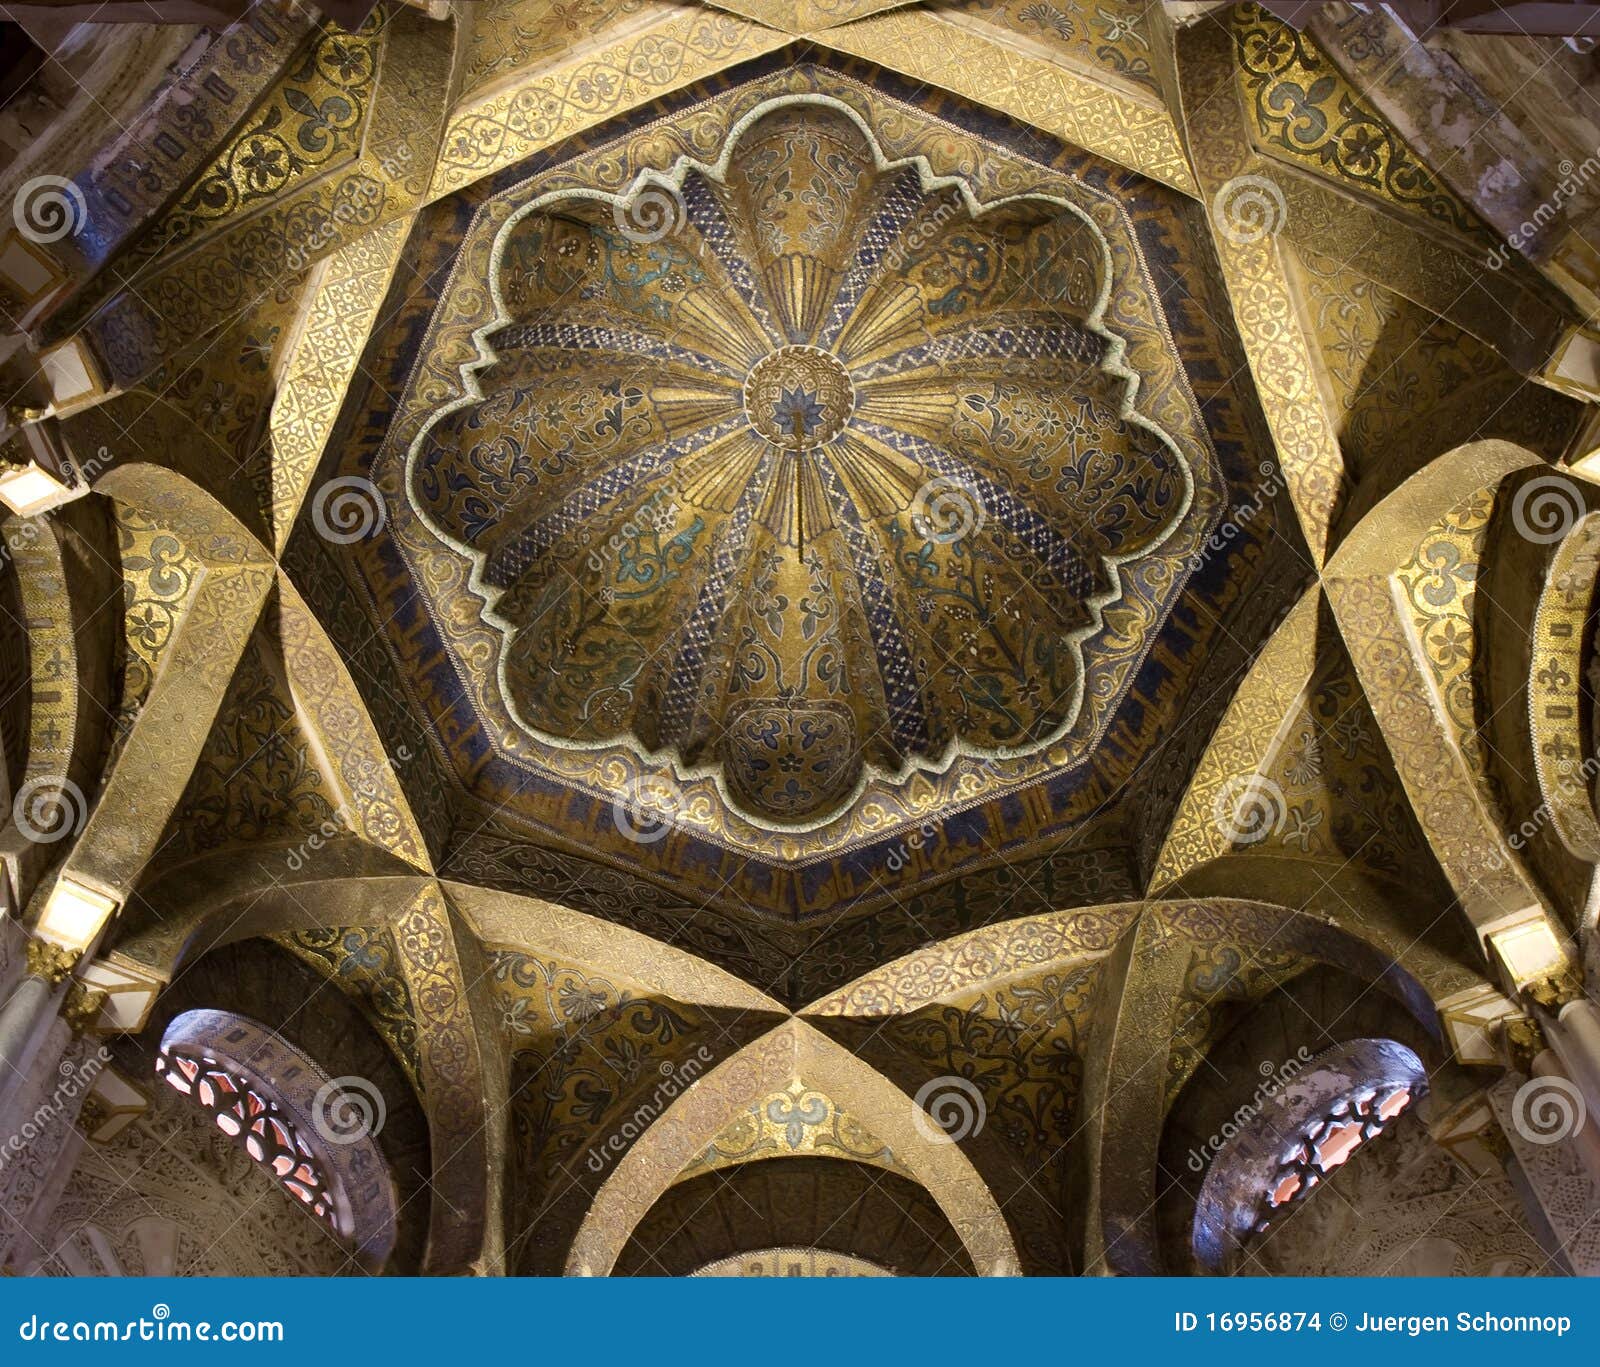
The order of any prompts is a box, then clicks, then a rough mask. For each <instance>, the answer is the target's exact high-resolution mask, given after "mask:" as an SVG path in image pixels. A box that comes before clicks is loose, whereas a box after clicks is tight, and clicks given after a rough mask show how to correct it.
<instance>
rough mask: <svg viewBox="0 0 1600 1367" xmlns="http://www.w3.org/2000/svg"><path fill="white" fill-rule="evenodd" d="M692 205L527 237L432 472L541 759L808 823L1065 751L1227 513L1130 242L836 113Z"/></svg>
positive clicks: (783, 123) (521, 232) (441, 517)
mask: <svg viewBox="0 0 1600 1367" xmlns="http://www.w3.org/2000/svg"><path fill="white" fill-rule="evenodd" d="M658 170H659V171H660V172H662V173H663V174H662V175H660V176H657V177H656V178H655V179H653V180H651V179H648V178H647V179H645V180H641V181H640V182H639V183H638V184H637V186H636V187H635V188H634V189H633V190H631V191H630V192H628V193H625V194H622V195H616V196H603V195H598V194H596V193H592V192H582V193H572V194H570V195H567V196H565V197H563V194H562V193H556V194H553V195H547V196H546V198H545V199H544V200H543V201H541V202H540V205H539V208H538V210H537V211H529V212H526V213H525V214H523V215H522V216H521V217H519V218H517V219H515V220H513V221H512V223H511V225H510V226H509V227H508V228H507V229H506V230H505V235H504V236H503V238H502V239H501V242H500V249H499V251H498V252H497V254H496V256H495V258H494V260H495V261H496V269H497V271H498V276H497V279H496V284H497V287H498V297H499V308H500V313H501V322H500V324H499V326H498V327H497V328H496V329H495V330H494V331H493V332H492V333H491V334H490V335H489V338H488V341H489V344H490V345H491V346H492V348H493V358H492V362H491V363H490V364H489V365H487V367H486V368H483V369H482V370H481V371H480V372H479V374H478V377H477V379H478V384H479V386H480V388H481V391H482V397H481V398H477V399H474V400H472V401H470V402H467V403H465V404H462V405H457V406H456V407H454V408H453V409H452V410H451V411H449V412H447V413H446V414H445V415H444V416H443V417H440V418H438V419H436V420H435V421H433V422H431V423H430V424H429V425H428V426H427V427H426V428H425V430H424V432H423V434H422V436H421V437H420V438H419V439H418V440H417V441H416V443H415V445H414V447H413V450H412V454H411V464H410V467H409V470H410V473H409V479H410V496H411V499H412V501H413V503H414V504H415V506H416V507H417V508H418V509H419V510H421V511H422V512H423V513H424V514H425V515H426V517H427V519H428V522H429V525H430V526H431V527H432V528H433V529H434V531H435V533H436V534H437V535H438V536H440V537H442V538H443V539H444V540H445V541H446V542H448V543H450V544H451V545H453V546H454V547H456V548H457V549H458V550H459V551H460V552H461V553H462V554H463V555H464V556H466V557H469V558H470V565H471V584H472V586H473V592H474V593H475V594H476V595H477V597H478V599H479V600H481V602H482V603H483V605H484V611H485V614H486V617H487V620H489V621H491V622H492V623H493V624H494V626H495V628H496V630H497V631H498V633H499V635H500V637H501V640H502V642H503V645H502V646H501V647H500V648H499V649H498V651H497V654H496V655H495V657H494V658H491V659H483V660H477V661H472V662H468V664H467V667H469V668H493V669H495V670H496V671H497V679H498V687H499V689H500V692H501V695H502V696H503V697H504V699H505V700H506V703H507V705H508V707H509V709H510V711H511V714H512V715H513V717H514V718H515V719H516V722H517V724H518V725H520V726H521V727H523V728H524V729H525V730H526V731H527V732H528V733H529V734H530V735H533V736H535V737H537V738H538V739H539V740H541V741H542V742H543V743H546V744H552V745H556V746H562V747H569V748H591V749H599V748H604V747H615V746H618V745H623V746H627V747H630V748H631V749H632V750H633V751H634V752H635V753H636V754H637V755H638V756H639V757H640V759H641V760H642V761H646V762H648V763H650V764H652V765H660V764H663V763H666V764H670V765H671V766H672V767H673V769H674V770H675V771H676V772H677V773H678V774H679V775H680V776H681V777H682V778H683V779H685V780H687V779H689V778H691V777H692V776H695V775H711V776H713V777H714V778H715V779H716V780H717V782H718V783H719V784H720V785H721V787H722V790H723V793H724V794H725V795H726V796H727V797H728V798H729V799H730V800H731V801H732V802H733V803H735V804H736V805H737V806H738V807H739V808H740V809H741V810H742V811H743V812H744V813H745V814H746V815H747V816H749V817H751V818H752V819H754V820H756V821H759V822H764V823H768V824H775V825H788V826H804V825H815V824H817V823H819V822H822V821H825V820H827V819H828V818H829V817H830V816H831V815H833V814H834V813H835V812H837V811H838V810H839V809H840V808H841V807H842V806H844V805H845V804H846V803H848V802H850V801H851V800H852V798H853V796H854V794H856V793H857V792H858V791H859V790H860V786H861V784H862V783H863V782H865V780H866V779H867V777H869V776H870V775H873V774H876V775H881V776H883V777H884V779H885V780H886V781H893V782H899V781H903V780H904V779H906V778H908V777H909V776H910V775H912V774H914V773H915V772H917V771H918V770H919V769H920V770H937V769H940V768H942V767H944V766H945V765H946V764H948V763H949V762H950V761H951V760H952V758H953V757H954V756H955V755H956V754H960V753H965V754H977V755H984V756H995V757H1005V756H1012V755H1022V754H1032V753H1034V752H1035V751H1037V750H1038V749H1039V748H1040V747H1042V746H1045V745H1048V744H1050V743H1052V742H1053V741H1054V740H1055V739H1056V738H1058V737H1060V736H1062V735H1063V734H1064V733H1065V732H1066V731H1067V729H1068V728H1070V727H1071V725H1072V724H1073V721H1074V719H1075V718H1076V716H1077V715H1078V710H1079V707H1080V704H1081V702H1082V690H1083V679H1084V662H1083V658H1082V646H1083V642H1084V640H1085V639H1086V638H1087V637H1089V636H1090V635H1091V634H1092V633H1094V632H1095V631H1097V630H1099V629H1100V627H1101V623H1102V620H1103V619H1104V620H1106V622H1107V625H1108V627H1109V626H1110V624H1111V623H1110V619H1109V618H1107V617H1106V616H1105V614H1106V613H1107V612H1108V611H1109V609H1110V608H1111V607H1112V606H1114V605H1115V604H1116V603H1117V602H1118V601H1119V595H1120V594H1121V592H1122V589H1121V586H1120V580H1119V575H1120V574H1121V573H1123V572H1125V571H1124V570H1123V569H1122V568H1121V567H1124V566H1128V565H1130V564H1137V562H1138V560H1139V557H1141V556H1142V555H1145V554H1147V553H1148V552H1150V551H1151V550H1152V549H1153V548H1155V547H1157V546H1159V545H1160V543H1161V542H1162V540H1163V539H1164V538H1165V537H1166V536H1167V535H1168V533H1169V532H1170V531H1171V529H1172V527H1173V525H1174V523H1175V522H1176V520H1177V519H1178V518H1179V517H1181V516H1182V514H1183V512H1184V510H1185V509H1186V508H1187V507H1188V505H1189V500H1190V497H1191V494H1192V490H1193V483H1192V478H1191V475H1190V472H1189V467H1188V465H1187V464H1186V463H1185V460H1184V458H1183V457H1182V455H1180V453H1179V450H1178V448H1177V447H1176V446H1175V445H1174V444H1173V442H1172V441H1171V440H1170V439H1169V438H1168V437H1167V436H1166V434H1165V433H1164V432H1163V431H1162V430H1161V429H1160V428H1158V427H1157V426H1156V425H1155V424H1154V423H1153V422H1151V421H1149V420H1147V419H1146V418H1144V417H1143V416H1141V414H1140V413H1139V411H1138V410H1137V409H1136V408H1135V406H1134V402H1133V399H1134V387H1133V384H1132V376H1131V374H1130V373H1129V372H1127V371H1125V370H1122V369H1120V368H1119V366H1120V356H1121V354H1122V351H1121V346H1120V344H1119V343H1118V341H1117V339H1116V338H1115V337H1113V335H1112V334H1111V333H1110V332H1108V331H1106V330H1105V329H1104V328H1103V326H1102V325H1101V324H1100V322H1099V320H1098V315H1097V314H1096V309H1097V307H1100V306H1101V305H1099V304H1098V303H1097V301H1099V300H1102V299H1103V298H1104V297H1105V295H1106V288H1107V286H1106V282H1107V279H1108V272H1109V270H1110V257H1109V253H1108V251H1107V248H1106V245H1105V241H1104V239H1103V238H1102V237H1101V236H1100V235H1099V232H1098V230H1097V229H1096V228H1095V227H1093V226H1092V225H1091V223H1090V221H1089V220H1088V218H1087V217H1086V216H1085V215H1081V214H1074V213H1072V212H1068V211H1067V209H1066V208H1065V206H1064V202H1063V201H1051V200H1048V199H1046V198H1043V197H1033V198H1030V197H1029V196H1027V195H1021V194H1018V195H1011V196H1008V197H1006V198H1005V199H1004V201H1003V202H1001V203H997V204H996V205H994V206H993V207H981V206H978V205H977V201H976V200H975V199H973V198H972V197H971V194H970V191H969V190H968V189H967V188H966V187H965V186H964V185H963V184H961V183H958V182H956V181H954V180H953V179H949V178H946V179H942V180H941V179H938V178H935V177H933V176H931V175H930V174H929V173H928V172H927V171H926V169H925V167H924V168H920V169H919V167H918V166H916V165H913V164H900V163H896V162H895V161H894V159H893V158H892V157H890V156H888V155H887V154H885V153H884V152H883V150H882V149H881V148H877V147H874V145H873V143H872V141H871V139H870V138H869V136H868V135H867V134H866V133H865V132H864V131H863V129H862V128H861V127H860V126H859V125H858V124H857V123H856V122H855V121H854V120H853V119H852V118H850V117H848V116H847V115H845V114H844V113H843V112H842V111H840V110H839V109H838V108H836V107H832V106H830V105H828V104H825V103H821V102H813V103H801V102H786V103H783V104H781V105H779V106H777V107H774V108H772V109H771V111H770V112H768V113H766V114H764V115H763V116H761V117H758V118H752V119H750V120H747V121H746V123H745V124H744V125H743V127H742V131H740V132H738V133H737V135H736V138H735V141H734V142H733V144H732V146H731V147H727V148H724V149H723V152H722V155H721V157H720V159H719V160H717V161H716V162H715V165H714V166H712V165H702V164H699V163H693V162H685V163H681V164H679V165H677V166H676V167H673V168H667V167H662V168H658ZM647 200H648V201H649V203H648V205H646V201H647ZM668 200H670V210H671V212H661V211H662V210H663V208H664V207H666V205H667V201H668ZM975 206H976V207H975ZM645 207H648V208H649V209H650V210H651V212H649V213H645V212H643V209H644V208H645ZM1162 572H1163V573H1167V572H1168V571H1166V570H1165V569H1163V571H1162Z"/></svg>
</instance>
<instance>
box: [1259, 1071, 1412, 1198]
mask: <svg viewBox="0 0 1600 1367" xmlns="http://www.w3.org/2000/svg"><path fill="white" fill-rule="evenodd" d="M1410 1105H1411V1087H1410V1085H1409V1084H1406V1083H1397V1084H1393V1085H1387V1084H1386V1085H1384V1086H1382V1087H1363V1088H1362V1089H1361V1090H1360V1091H1358V1092H1354V1093H1352V1094H1350V1095H1349V1096H1344V1097H1340V1098H1339V1100H1338V1101H1336V1102H1334V1103H1333V1105H1331V1106H1330V1107H1329V1108H1328V1113H1327V1114H1326V1115H1324V1116H1323V1117H1321V1118H1320V1119H1319V1120H1317V1121H1316V1122H1314V1123H1313V1124H1312V1126H1311V1128H1310V1129H1309V1130H1307V1132H1306V1135H1305V1137H1304V1139H1302V1140H1301V1142H1300V1143H1299V1144H1298V1145H1297V1146H1296V1147H1295V1148H1294V1149H1292V1150H1291V1151H1290V1153H1289V1156H1288V1158H1287V1159H1286V1160H1285V1161H1284V1164H1283V1166H1282V1167H1280V1168H1279V1169H1278V1171H1277V1172H1276V1173H1274V1174H1273V1176H1272V1177H1271V1178H1270V1179H1269V1180H1268V1182H1267V1186H1266V1190H1265V1192H1264V1193H1263V1203H1264V1205H1265V1207H1266V1210H1265V1213H1264V1214H1263V1216H1262V1220H1263V1221H1265V1220H1266V1219H1267V1218H1268V1216H1270V1215H1271V1214H1274V1213H1276V1212H1277V1211H1280V1210H1283V1209H1284V1208H1285V1207H1287V1206H1290V1205H1292V1204H1293V1203H1294V1202H1296V1201H1298V1200H1301V1199H1303V1198H1304V1197H1305V1196H1306V1195H1308V1194H1309V1193H1310V1191H1311V1190H1312V1188H1314V1187H1315V1186H1316V1185H1317V1183H1318V1182H1320V1181H1321V1180H1322V1179H1323V1178H1324V1177H1326V1176H1327V1175H1328V1174H1329V1173H1330V1172H1332V1171H1333V1170H1334V1169H1335V1168H1338V1167H1342V1166H1343V1165H1344V1164H1345V1163H1346V1162H1347V1161H1348V1160H1349V1159H1350V1157H1351V1155H1352V1154H1354V1153H1355V1151H1356V1150H1357V1149H1359V1148H1360V1147H1361V1146H1362V1145H1363V1144H1365V1143H1366V1142H1367V1140H1369V1139H1375V1138H1376V1137H1377V1136H1378V1135H1379V1134H1381V1133H1382V1132H1383V1129H1384V1127H1385V1126H1386V1125H1387V1124H1388V1123H1389V1122H1390V1121H1391V1120H1393V1119H1395V1117H1397V1116H1398V1115H1400V1113H1401V1112H1402V1111H1404V1110H1406V1108H1407V1107H1409V1106H1410ZM1261 1227H1264V1224H1263V1225H1262V1226H1261Z"/></svg>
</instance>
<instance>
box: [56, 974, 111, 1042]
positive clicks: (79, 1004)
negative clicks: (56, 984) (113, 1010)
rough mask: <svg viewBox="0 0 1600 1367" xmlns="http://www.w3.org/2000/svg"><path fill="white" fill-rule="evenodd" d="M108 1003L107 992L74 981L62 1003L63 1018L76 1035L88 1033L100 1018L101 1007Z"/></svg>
mask: <svg viewBox="0 0 1600 1367" xmlns="http://www.w3.org/2000/svg"><path fill="white" fill-rule="evenodd" d="M105 1004H106V994H105V993H104V992H102V991H100V990H99V989H98V988H93V987H85V986H84V985H83V984H82V983H81V982H78V981H76V980H74V981H73V983H72V985H71V986H70V987H68V988H67V999H66V1001H65V1002H63V1003H62V1005H61V1019H62V1020H64V1021H66V1023H67V1025H68V1026H69V1027H71V1029H72V1033H73V1034H74V1035H82V1034H86V1033H88V1031H89V1030H90V1029H92V1028H93V1026H94V1023H95V1022H96V1021H97V1020H99V1019H100V1011H101V1008H102V1007H104V1006H105Z"/></svg>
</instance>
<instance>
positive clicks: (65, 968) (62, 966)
mask: <svg viewBox="0 0 1600 1367" xmlns="http://www.w3.org/2000/svg"><path fill="white" fill-rule="evenodd" d="M82 957H83V951H82V950H81V949H68V948H67V947H66V946H65V945H58V944H56V943H55V942H54V941H53V940H39V939H30V940H29V941H28V976H29V977H33V978H43V979H44V980H45V981H46V982H47V983H49V984H50V986H51V987H60V986H61V984H62V983H64V982H66V980H67V977H68V975H69V974H70V973H71V972H72V970H73V969H74V968H76V967H77V965H78V960H79V959H80V958H82Z"/></svg>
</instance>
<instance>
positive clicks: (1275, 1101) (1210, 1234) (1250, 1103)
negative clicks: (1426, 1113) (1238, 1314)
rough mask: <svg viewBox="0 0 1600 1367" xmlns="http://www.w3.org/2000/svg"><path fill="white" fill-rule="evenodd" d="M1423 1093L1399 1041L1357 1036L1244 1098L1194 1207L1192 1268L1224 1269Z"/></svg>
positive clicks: (1418, 1068)
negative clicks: (1270, 1088)
mask: <svg viewBox="0 0 1600 1367" xmlns="http://www.w3.org/2000/svg"><path fill="white" fill-rule="evenodd" d="M1280 1075H1281V1070H1280ZM1426 1090H1427V1070H1426V1069H1425V1068H1424V1067H1423V1065H1422V1060H1421V1059H1419V1058H1418V1057H1417V1055H1416V1054H1415V1053H1413V1052H1412V1051H1411V1050H1410V1049H1408V1048H1406V1047H1405V1045H1403V1044H1400V1043H1398V1042H1396V1041H1395V1040H1387V1039H1361V1040H1349V1041H1347V1042H1345V1043H1343V1044H1336V1045H1334V1046H1333V1047H1332V1048H1331V1049H1326V1050H1324V1051H1323V1052H1322V1053H1320V1054H1318V1055H1317V1056H1316V1057H1315V1058H1314V1059H1312V1060H1311V1062H1310V1063H1308V1064H1307V1065H1306V1066H1305V1067H1304V1068H1303V1069H1301V1070H1300V1071H1299V1072H1298V1073H1295V1074H1293V1075H1292V1076H1290V1077H1288V1078H1286V1079H1285V1080H1284V1081H1283V1082H1282V1083H1281V1085H1279V1086H1278V1087H1276V1088H1275V1089H1274V1090H1273V1091H1271V1092H1270V1093H1268V1094H1267V1095H1265V1096H1262V1095H1259V1094H1258V1095H1257V1096H1256V1097H1254V1098H1250V1099H1248V1100H1246V1101H1245V1103H1244V1104H1243V1105H1242V1106H1241V1107H1240V1108H1239V1110H1238V1111H1237V1112H1235V1114H1234V1116H1233V1117H1232V1118H1231V1119H1230V1121H1229V1124H1231V1125H1234V1126H1236V1127H1237V1128H1236V1130H1235V1132H1234V1133H1233V1134H1232V1136H1231V1137H1230V1138H1229V1139H1228V1140H1227V1141H1226V1142H1225V1143H1224V1144H1223V1145H1222V1146H1221V1148H1220V1149H1218V1150H1217V1156H1216V1157H1215V1158H1214V1159H1213V1160H1212V1161H1211V1166H1210V1167H1209V1168H1208V1169H1207V1170H1206V1176H1205V1181H1204V1182H1203V1183H1202V1184H1201V1188H1200V1196H1199V1199H1198V1201H1197V1202H1196V1204H1195V1214H1194V1231H1193V1245H1194V1252H1195V1256H1196V1257H1197V1258H1198V1259H1199V1261H1200V1264H1201V1266H1203V1267H1205V1268H1206V1269H1208V1270H1209V1271H1213V1272H1222V1271H1225V1270H1227V1268H1228V1266H1229V1264H1230V1263H1231V1262H1232V1260H1233V1258H1234V1257H1235V1255H1236V1254H1237V1253H1238V1252H1239V1251H1240V1249H1242V1248H1243V1247H1244V1245H1245V1244H1246V1242H1247V1241H1248V1240H1249V1239H1250V1238H1251V1236H1253V1235H1255V1234H1257V1233H1260V1232H1261V1231H1262V1230H1263V1229H1265V1228H1266V1226H1267V1223H1268V1222H1269V1221H1270V1220H1272V1219H1274V1218H1276V1217H1278V1216H1279V1215H1281V1214H1282V1213H1283V1212H1284V1211H1286V1210H1287V1209H1288V1208H1289V1207H1291V1206H1292V1205H1294V1204H1295V1203H1297V1202H1299V1201H1301V1200H1304V1199H1305V1197H1306V1196H1308V1195H1309V1194H1310V1193H1311V1192H1312V1191H1313V1190H1314V1189H1315V1188H1316V1187H1317V1186H1318V1185H1319V1184H1320V1183H1321V1182H1323V1181H1325V1180H1326V1179H1327V1176H1328V1174H1329V1173H1331V1172H1332V1171H1334V1170H1335V1169H1336V1168H1338V1167H1340V1166H1341V1165H1342V1164H1344V1163H1346V1162H1348V1161H1349V1159H1350V1158H1351V1156H1352V1155H1353V1154H1354V1153H1355V1152H1356V1151H1357V1150H1358V1149H1359V1148H1360V1147H1361V1146H1362V1145H1363V1144H1365V1143H1367V1142H1368V1141H1369V1140H1371V1139H1373V1138H1375V1137H1376V1136H1377V1135H1378V1134H1380V1133H1382V1131H1383V1130H1384V1128H1385V1127H1386V1126H1388V1125H1389V1124H1391V1123H1392V1122H1393V1121H1394V1120H1395V1119H1396V1118H1397V1117H1399V1116H1400V1115H1402V1114H1403V1113H1404V1112H1405V1111H1406V1110H1408V1109H1409V1108H1410V1107H1411V1105H1412V1104H1413V1103H1414V1102H1416V1101H1417V1100H1418V1099H1419V1098H1420V1097H1421V1096H1422V1095H1423V1094H1424V1093H1425V1092H1426ZM1224 1132H1226V1131H1224Z"/></svg>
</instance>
